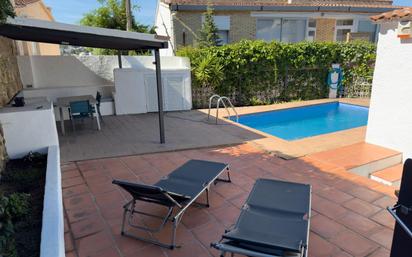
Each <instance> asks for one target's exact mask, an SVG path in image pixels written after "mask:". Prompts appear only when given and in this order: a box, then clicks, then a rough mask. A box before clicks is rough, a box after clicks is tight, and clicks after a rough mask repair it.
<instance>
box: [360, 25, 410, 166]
mask: <svg viewBox="0 0 412 257" xmlns="http://www.w3.org/2000/svg"><path fill="white" fill-rule="evenodd" d="M396 28H397V23H396V22H391V23H384V24H382V26H381V31H380V34H379V41H378V49H377V58H376V66H375V72H374V76H373V85H372V96H371V103H370V109H369V121H368V127H367V133H366V141H367V142H368V143H372V144H377V145H381V146H384V147H388V148H391V149H394V150H397V151H400V152H403V158H404V160H406V158H412V100H411V96H412V82H411V76H412V62H411V60H412V40H410V39H407V40H400V39H399V38H398V37H397V32H396Z"/></svg>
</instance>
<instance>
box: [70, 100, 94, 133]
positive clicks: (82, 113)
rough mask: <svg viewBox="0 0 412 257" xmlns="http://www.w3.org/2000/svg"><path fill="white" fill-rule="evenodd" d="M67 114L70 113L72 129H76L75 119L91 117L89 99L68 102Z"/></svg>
mask: <svg viewBox="0 0 412 257" xmlns="http://www.w3.org/2000/svg"><path fill="white" fill-rule="evenodd" d="M69 115H70V120H71V122H72V126H73V131H75V130H76V125H75V120H76V119H84V118H92V119H93V113H92V110H91V108H90V103H89V101H75V102H70V108H69Z"/></svg>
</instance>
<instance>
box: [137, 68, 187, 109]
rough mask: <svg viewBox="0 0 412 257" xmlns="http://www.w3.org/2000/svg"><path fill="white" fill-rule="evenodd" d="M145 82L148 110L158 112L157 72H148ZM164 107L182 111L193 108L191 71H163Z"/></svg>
mask: <svg viewBox="0 0 412 257" xmlns="http://www.w3.org/2000/svg"><path fill="white" fill-rule="evenodd" d="M144 83H145V87H146V94H147V97H146V98H147V102H146V103H147V111H148V112H157V110H158V109H157V85H156V77H155V74H150V73H146V74H145V75H144ZM162 88H163V109H164V110H165V111H182V110H190V109H192V92H191V86H190V73H189V74H185V73H182V72H178V71H165V72H162Z"/></svg>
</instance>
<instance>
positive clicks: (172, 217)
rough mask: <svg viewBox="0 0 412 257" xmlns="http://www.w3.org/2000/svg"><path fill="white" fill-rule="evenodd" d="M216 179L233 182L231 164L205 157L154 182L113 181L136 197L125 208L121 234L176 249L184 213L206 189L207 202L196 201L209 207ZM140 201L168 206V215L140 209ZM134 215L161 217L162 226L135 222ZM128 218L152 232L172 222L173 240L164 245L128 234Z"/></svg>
mask: <svg viewBox="0 0 412 257" xmlns="http://www.w3.org/2000/svg"><path fill="white" fill-rule="evenodd" d="M225 171H227V179H221V178H219V176H221V175H222V174H223V173H224V172H225ZM217 181H223V182H230V174H229V165H228V164H224V163H218V162H210V161H202V160H190V161H188V162H186V163H185V164H183V165H182V166H180V167H179V168H177V169H176V170H174V171H173V172H172V173H170V174H169V175H168V176H166V177H164V178H162V179H161V180H160V181H158V182H157V183H155V184H154V185H144V184H138V183H133V182H127V181H120V180H113V184H116V185H118V186H120V187H121V188H123V189H124V190H126V191H127V192H129V193H130V195H131V196H132V197H133V199H132V200H131V201H130V202H128V203H127V204H125V205H124V207H123V208H124V212H123V221H122V230H121V234H122V235H125V236H130V237H133V238H135V239H139V240H142V241H145V242H149V243H153V244H156V245H159V246H162V247H166V248H170V249H173V248H175V247H176V243H175V237H176V229H177V226H178V225H179V222H180V221H181V218H182V215H183V214H184V212H185V211H186V210H187V208H188V207H189V206H190V205H192V204H195V202H196V199H197V198H198V197H199V196H200V195H201V194H202V193H203V192H206V204H201V203H197V202H196V204H197V205H202V206H205V207H209V187H210V185H211V184H212V183H215V184H216V183H217ZM137 201H143V202H148V203H153V204H157V205H161V206H165V207H166V208H167V213H166V215H165V216H160V215H156V214H153V213H148V212H144V211H142V210H138V209H137V206H136V203H137ZM134 214H140V215H144V216H148V217H152V218H158V219H160V220H161V222H160V225H159V227H157V228H149V227H146V226H144V225H137V224H134V223H133V222H132V218H133V215H134ZM126 220H127V221H128V224H129V226H131V227H133V228H136V229H141V230H144V231H148V232H152V233H156V232H160V231H161V230H162V229H163V228H164V226H165V225H166V224H167V222H168V221H170V222H172V223H173V229H172V235H171V243H170V244H165V243H162V242H159V241H158V240H154V239H149V238H143V237H138V236H136V235H131V234H128V233H127V232H126V231H125V221H126Z"/></svg>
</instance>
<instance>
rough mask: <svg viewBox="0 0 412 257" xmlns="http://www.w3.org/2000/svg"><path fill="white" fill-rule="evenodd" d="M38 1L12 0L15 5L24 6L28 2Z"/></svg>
mask: <svg viewBox="0 0 412 257" xmlns="http://www.w3.org/2000/svg"><path fill="white" fill-rule="evenodd" d="M39 1H41V0H14V3H15V4H16V7H24V6H26V5H28V4H32V3H35V2H39Z"/></svg>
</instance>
